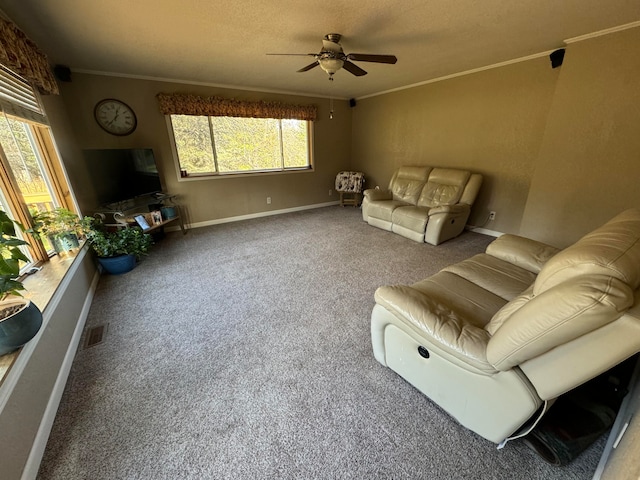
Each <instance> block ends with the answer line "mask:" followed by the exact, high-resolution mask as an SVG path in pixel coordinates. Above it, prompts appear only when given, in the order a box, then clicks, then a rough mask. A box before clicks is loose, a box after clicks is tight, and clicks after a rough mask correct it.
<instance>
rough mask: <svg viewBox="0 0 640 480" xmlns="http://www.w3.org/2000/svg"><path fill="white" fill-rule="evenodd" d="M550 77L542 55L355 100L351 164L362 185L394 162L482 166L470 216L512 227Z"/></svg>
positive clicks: (376, 180) (375, 180)
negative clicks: (360, 175)
mask: <svg viewBox="0 0 640 480" xmlns="http://www.w3.org/2000/svg"><path fill="white" fill-rule="evenodd" d="M557 78H558V70H557V69H556V70H554V69H552V68H551V66H550V63H549V59H548V58H546V57H544V58H539V59H535V60H531V61H528V62H521V63H517V64H513V65H509V66H505V67H502V68H496V69H492V70H487V71H484V72H479V73H476V74H473V75H466V76H462V77H457V78H454V79H450V80H446V81H442V82H436V83H432V84H427V85H423V86H419V87H416V88H411V89H408V90H402V91H399V92H394V93H390V94H387V95H381V96H377V97H372V98H368V99H364V100H361V101H358V103H357V106H356V107H355V108H354V109H353V139H352V143H353V154H352V156H353V164H352V167H353V168H355V169H357V170H362V171H363V172H364V173H365V175H366V177H367V184H366V186H367V187H368V188H370V187H372V186H375V185H380V186H381V187H382V186H386V185H387V183H388V181H389V179H390V178H391V174H392V173H393V171H394V170H395V169H396V168H397V167H399V166H401V165H433V166H444V167H457V168H467V169H469V170H472V171H474V172H479V173H482V174H483V176H484V183H483V186H482V189H481V191H480V195H479V198H478V200H477V202H476V204H475V206H474V208H473V210H472V214H471V218H470V223H472V224H474V225H480V224H482V223H484V222H485V221H486V219H487V216H488V213H489V211H491V210H494V211H496V212H497V215H496V220H495V221H493V222H489V223H488V224H486V225H485V227H486V228H488V229H491V230H497V231H502V232H517V231H518V229H519V228H520V221H521V219H522V214H523V212H524V208H525V204H526V201H527V194H528V191H529V183H530V181H531V177H532V175H533V171H534V170H535V161H536V158H537V156H538V149H539V147H540V142H541V139H542V135H543V133H544V128H545V124H546V119H547V113H548V110H549V107H550V105H551V99H552V98H553V91H554V89H555V86H556V80H557Z"/></svg>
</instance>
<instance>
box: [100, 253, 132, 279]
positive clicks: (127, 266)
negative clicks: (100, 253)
mask: <svg viewBox="0 0 640 480" xmlns="http://www.w3.org/2000/svg"><path fill="white" fill-rule="evenodd" d="M98 263H99V264H100V265H102V268H103V269H104V271H105V272H107V273H110V274H111V275H121V274H123V273H127V272H130V271H131V270H133V269H134V268H135V266H136V257H135V255H118V256H117V257H98Z"/></svg>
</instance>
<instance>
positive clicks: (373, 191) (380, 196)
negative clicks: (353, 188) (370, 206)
mask: <svg viewBox="0 0 640 480" xmlns="http://www.w3.org/2000/svg"><path fill="white" fill-rule="evenodd" d="M363 195H364V197H365V198H366V199H367V200H369V201H370V202H374V201H376V200H393V194H392V193H391V191H390V190H380V189H379V188H368V189H366V190H365V191H364V192H363Z"/></svg>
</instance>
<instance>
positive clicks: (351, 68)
mask: <svg viewBox="0 0 640 480" xmlns="http://www.w3.org/2000/svg"><path fill="white" fill-rule="evenodd" d="M342 68H344V69H345V70H346V71H347V72H349V73H353V74H354V75H355V76H356V77H361V76H363V75H366V74H367V72H365V71H364V70H363V69H361V68H360V67H359V66H357V65H356V64H355V63H351V62H350V61H349V60H345V61H344V63H343V64H342Z"/></svg>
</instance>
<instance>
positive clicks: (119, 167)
mask: <svg viewBox="0 0 640 480" xmlns="http://www.w3.org/2000/svg"><path fill="white" fill-rule="evenodd" d="M83 153H84V159H85V162H86V166H87V170H88V172H89V176H90V178H91V183H92V184H93V188H94V190H95V193H96V197H97V200H98V203H99V204H100V205H105V204H109V203H115V202H122V201H125V200H130V199H133V198H135V197H139V196H141V195H148V194H151V193H156V192H160V191H162V185H161V184H160V176H159V175H158V168H157V167H156V161H155V157H154V156H153V150H152V149H150V148H117V149H97V150H84V151H83Z"/></svg>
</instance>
